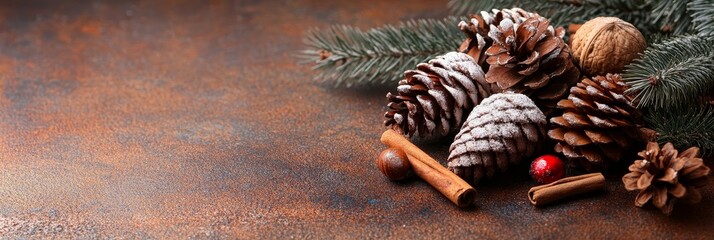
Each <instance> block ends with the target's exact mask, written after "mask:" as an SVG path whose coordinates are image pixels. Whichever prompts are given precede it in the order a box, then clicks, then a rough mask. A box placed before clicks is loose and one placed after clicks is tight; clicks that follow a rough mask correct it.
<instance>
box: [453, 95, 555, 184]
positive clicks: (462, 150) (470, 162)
mask: <svg viewBox="0 0 714 240" xmlns="http://www.w3.org/2000/svg"><path fill="white" fill-rule="evenodd" d="M546 123H547V121H546V118H545V115H544V114H543V113H542V112H541V111H540V110H539V109H538V107H536V105H535V104H534V103H533V101H532V100H531V99H530V98H528V97H527V96H525V95H523V94H516V93H498V94H494V95H492V96H490V97H488V98H486V99H484V100H483V102H482V103H481V104H480V105H478V106H476V107H475V108H474V110H473V111H472V112H471V114H470V115H469V117H468V119H467V120H466V123H465V124H464V126H463V127H462V128H461V131H460V132H459V133H458V135H456V138H455V139H454V142H453V143H452V144H451V148H450V149H449V151H450V153H449V161H448V167H449V169H450V170H451V171H453V172H454V173H456V175H459V176H460V177H461V178H463V179H464V180H466V181H470V182H473V183H476V182H478V181H479V179H481V178H482V177H483V176H488V177H492V176H493V175H494V173H496V171H497V170H499V171H501V172H503V171H506V170H507V169H508V167H509V165H514V164H518V163H520V161H521V159H523V158H524V157H528V156H531V155H533V153H535V152H536V151H538V150H539V148H540V147H539V146H540V145H541V144H542V142H543V141H544V139H545V138H546V136H545V125H546Z"/></svg>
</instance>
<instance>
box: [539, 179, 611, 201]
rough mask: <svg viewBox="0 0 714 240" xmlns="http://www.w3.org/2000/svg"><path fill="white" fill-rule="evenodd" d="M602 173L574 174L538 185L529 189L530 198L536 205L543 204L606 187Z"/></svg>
mask: <svg viewBox="0 0 714 240" xmlns="http://www.w3.org/2000/svg"><path fill="white" fill-rule="evenodd" d="M605 187H606V186H605V177H604V176H603V175H602V173H590V174H585V175H580V176H573V177H567V178H563V179H560V180H558V181H555V182H552V183H549V184H545V185H540V186H536V187H533V188H531V189H530V191H528V200H530V201H531V203H533V205H536V206H539V207H540V206H543V205H546V204H549V203H552V202H555V201H558V200H560V199H563V198H567V197H571V196H575V195H579V194H583V193H587V192H593V191H597V190H601V189H605Z"/></svg>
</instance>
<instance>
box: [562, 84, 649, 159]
mask: <svg viewBox="0 0 714 240" xmlns="http://www.w3.org/2000/svg"><path fill="white" fill-rule="evenodd" d="M626 89H627V85H626V84H625V83H624V82H622V79H621V78H620V75H619V74H608V75H606V76H597V77H594V78H593V79H589V78H583V80H582V81H580V82H579V83H578V84H577V86H575V87H573V88H571V89H570V95H569V96H568V98H567V99H563V100H561V101H560V102H558V107H559V108H560V109H562V110H563V111H564V113H563V115H561V116H557V117H554V118H551V119H550V122H551V123H552V126H551V129H550V130H549V131H548V136H549V137H550V138H551V139H553V140H555V141H556V142H557V143H556V145H555V151H557V152H562V153H563V155H565V157H567V158H568V159H569V160H571V162H572V163H573V164H574V166H577V167H582V168H584V169H585V170H588V171H601V170H603V169H604V168H605V167H607V166H608V165H609V164H611V163H613V162H617V161H619V160H620V159H621V158H622V157H623V156H625V155H626V154H628V153H629V154H631V155H633V156H634V151H633V149H638V148H640V147H642V146H644V142H645V140H644V139H643V137H642V134H641V131H640V129H639V128H640V126H641V124H642V121H643V120H642V114H641V113H640V111H639V110H638V109H637V108H636V107H634V106H633V105H632V102H631V99H630V98H629V97H628V96H626V95H625V94H624V92H625V90H626Z"/></svg>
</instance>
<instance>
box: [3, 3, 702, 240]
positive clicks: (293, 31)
mask: <svg viewBox="0 0 714 240" xmlns="http://www.w3.org/2000/svg"><path fill="white" fill-rule="evenodd" d="M58 2H60V1H50V0H47V1H43V2H36V1H33V2H28V1H19V0H18V1H2V3H0V40H1V42H0V90H1V91H2V94H1V95H0V154H1V155H0V156H1V157H2V158H0V235H1V236H8V237H11V238H15V237H33V238H35V237H61V238H66V237H84V238H87V237H126V238H132V237H139V238H147V237H157V238H176V237H178V238H185V237H198V238H210V237H236V236H237V237H244V238H248V237H254V236H261V237H282V238H287V237H299V238H314V237H322V238H331V237H360V238H363V237H380V238H382V237H392V238H428V236H436V235H444V236H452V237H463V236H473V237H477V236H481V237H488V238H496V237H498V238H506V237H518V238H532V237H538V238H557V237H581V236H586V237H590V238H627V237H632V236H636V237H638V238H712V237H713V236H712V233H711V232H712V229H714V221H712V216H714V191H713V189H714V186H711V185H710V186H709V187H707V188H705V189H704V190H703V195H704V200H703V202H702V203H701V204H700V205H698V207H696V208H695V207H689V206H682V205H679V206H676V207H675V212H674V215H673V216H672V217H665V216H663V215H662V214H661V213H660V212H659V211H657V210H654V209H646V210H643V209H638V208H635V207H634V206H633V201H634V197H635V193H627V192H625V190H624V188H622V183H621V182H620V181H619V180H618V177H610V178H609V179H608V180H610V181H609V186H608V188H609V190H610V191H609V193H607V194H604V195H597V196H595V197H592V198H586V199H579V200H576V201H570V202H567V203H564V204H559V205H555V206H553V207H548V208H543V209H536V208H534V207H533V206H531V205H530V203H529V202H528V199H527V196H526V192H527V191H528V189H529V188H530V187H531V186H532V185H533V183H532V182H530V181H528V180H527V177H522V178H517V179H511V180H506V181H503V182H501V183H499V184H495V183H492V184H488V183H486V184H483V185H481V186H477V190H478V191H479V192H478V199H477V201H478V205H477V207H476V208H474V209H468V210H462V209H458V208H456V207H455V206H454V205H453V204H452V203H451V202H449V201H448V200H447V199H446V198H444V197H442V196H441V195H439V193H438V192H436V191H434V190H433V189H431V188H430V187H429V186H427V185H426V184H424V183H421V182H414V181H413V182H409V183H404V184H393V183H390V182H389V181H388V180H387V179H386V178H385V177H383V176H382V175H381V173H380V172H379V171H378V170H377V168H376V167H375V166H374V159H375V157H376V156H377V154H378V153H379V152H380V151H381V150H382V149H383V146H381V144H380V143H379V140H378V139H379V135H380V134H381V132H382V130H384V129H383V127H382V126H381V122H382V120H383V117H382V113H383V112H384V111H385V109H384V107H383V106H384V103H385V99H384V92H386V91H385V90H381V89H376V90H375V89H357V90H355V89H352V90H344V89H333V88H331V87H329V84H320V83H315V82H313V81H311V80H310V78H311V77H312V73H311V72H309V71H308V70H307V69H306V67H303V66H300V65H297V64H296V63H295V59H294V58H292V56H293V55H294V54H295V51H296V50H298V49H299V48H300V47H301V43H300V38H301V35H302V33H303V31H304V30H305V29H307V28H311V27H324V26H327V25H329V24H332V23H344V24H357V25H359V26H362V27H369V26H375V25H379V24H381V23H395V22H397V21H399V20H401V19H407V18H412V17H437V16H442V15H444V14H446V13H445V10H442V9H445V1H426V0H425V1H390V2H386V1H376V0H375V1H317V0H305V1H281V2H278V1H275V2H268V1H262V2H259V1H237V2H224V1H190V2H189V1H131V0H130V1H97V2H92V1H74V3H66V2H65V1H62V2H64V3H58ZM38 3H39V4H38ZM435 10H436V11H435ZM448 144H449V143H448V142H446V143H440V144H433V145H428V147H426V148H425V150H426V151H427V152H429V153H431V154H432V155H433V156H434V157H435V158H437V159H441V160H444V159H446V156H447V152H446V151H447V149H448ZM684 213H687V214H684Z"/></svg>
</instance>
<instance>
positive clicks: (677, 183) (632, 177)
mask: <svg viewBox="0 0 714 240" xmlns="http://www.w3.org/2000/svg"><path fill="white" fill-rule="evenodd" d="M638 155H639V156H640V157H641V158H642V159H641V160H637V161H635V162H634V163H633V164H632V165H630V167H629V169H630V173H628V174H625V176H623V177H622V182H624V183H625V189H627V190H628V191H634V190H639V191H640V193H639V194H637V198H635V205H636V206H638V207H642V206H644V205H645V204H647V203H648V202H652V204H653V205H654V206H655V207H657V208H659V209H660V210H662V212H663V213H664V214H666V215H669V214H670V213H672V207H673V206H674V203H675V201H676V200H677V199H683V200H687V201H689V202H692V203H698V202H699V201H701V199H702V195H701V193H699V188H702V187H703V186H705V185H706V184H707V182H708V181H709V179H708V176H709V172H710V169H709V167H707V166H706V165H704V161H703V160H702V159H701V158H700V157H699V148H697V147H691V148H689V149H687V150H685V151H684V152H681V153H678V152H677V150H676V149H674V147H673V146H672V144H671V143H667V144H665V145H664V146H663V147H662V149H660V148H659V145H658V144H657V143H656V142H650V143H648V144H647V149H645V150H644V151H642V152H640V153H638Z"/></svg>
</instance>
